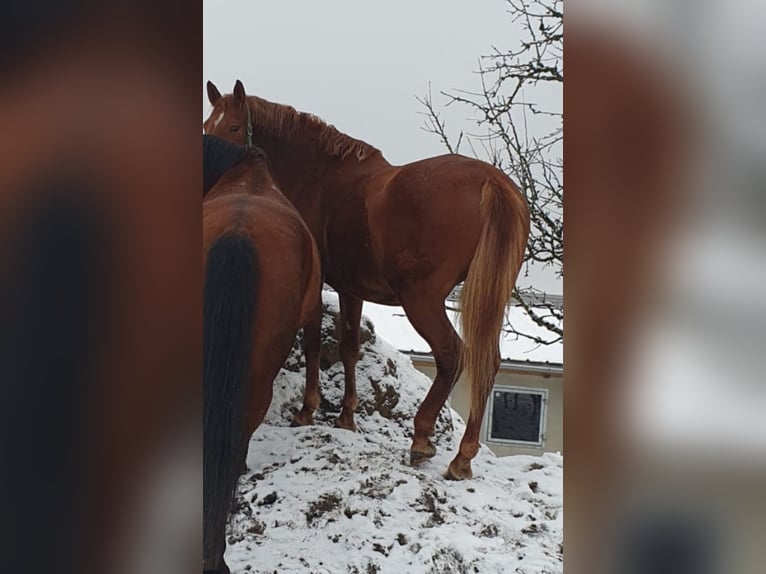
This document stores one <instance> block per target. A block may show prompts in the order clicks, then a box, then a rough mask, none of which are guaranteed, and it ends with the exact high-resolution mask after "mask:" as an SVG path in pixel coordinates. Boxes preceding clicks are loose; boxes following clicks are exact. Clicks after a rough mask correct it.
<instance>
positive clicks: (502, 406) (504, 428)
mask: <svg viewBox="0 0 766 574" xmlns="http://www.w3.org/2000/svg"><path fill="white" fill-rule="evenodd" d="M493 396H494V401H493V406H492V421H491V433H490V437H491V438H494V439H503V440H519V441H526V442H540V418H541V416H542V409H541V406H542V398H543V397H542V395H539V394H531V393H517V392H513V391H494V393H493Z"/></svg>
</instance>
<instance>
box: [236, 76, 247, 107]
mask: <svg viewBox="0 0 766 574" xmlns="http://www.w3.org/2000/svg"><path fill="white" fill-rule="evenodd" d="M246 98H247V96H246V95H245V86H243V85H242V82H241V81H240V80H237V82H236V83H235V84H234V99H235V100H237V101H238V102H240V103H242V102H244V101H245V99H246Z"/></svg>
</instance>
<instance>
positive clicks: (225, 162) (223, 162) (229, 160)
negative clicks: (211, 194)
mask: <svg viewBox="0 0 766 574" xmlns="http://www.w3.org/2000/svg"><path fill="white" fill-rule="evenodd" d="M246 151H247V150H246V149H245V147H244V146H241V145H237V144H235V143H232V142H230V141H228V140H225V139H223V138H220V137H218V136H213V135H209V134H203V135H202V182H203V184H202V186H203V187H202V190H203V191H202V195H203V196H204V195H206V194H207V192H208V191H210V189H211V188H212V187H213V186H214V185H215V184H216V183H218V180H219V179H221V176H222V175H223V174H224V173H226V172H227V171H229V170H230V169H231V168H232V167H234V166H235V165H237V164H238V163H239V162H240V161H242V159H243V158H244V157H245V152H246Z"/></svg>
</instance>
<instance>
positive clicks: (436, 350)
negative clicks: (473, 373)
mask: <svg viewBox="0 0 766 574" xmlns="http://www.w3.org/2000/svg"><path fill="white" fill-rule="evenodd" d="M401 301H402V306H403V307H404V310H405V312H406V313H407V318H408V319H409V320H410V322H411V323H412V326H413V327H415V330H416V331H417V332H418V333H419V334H420V336H421V337H423V338H424V339H425V340H426V342H428V344H429V345H430V347H431V351H432V352H433V356H434V360H435V361H436V378H435V379H434V382H433V384H432V385H431V389H430V390H429V391H428V395H426V398H425V400H424V401H423V403H422V404H421V405H420V408H419V409H418V413H417V415H415V435H414V436H413V438H412V447H411V448H410V462H411V463H412V464H418V463H420V462H423V461H424V460H426V459H428V458H430V457H432V456H433V455H434V454H436V447H435V446H434V445H433V443H432V442H431V439H430V438H429V437H430V436H431V435H432V434H433V432H434V426H435V425H436V417H437V416H438V415H439V411H440V410H441V409H442V407H443V406H444V403H445V402H447V398H448V397H449V394H450V392H451V391H452V388H453V387H454V386H455V383H456V382H457V379H458V377H459V376H460V356H461V354H462V350H463V342H462V341H461V340H460V337H458V334H457V333H456V332H455V329H454V327H453V326H452V323H450V321H449V319H448V318H447V313H446V311H445V309H444V301H435V300H425V299H423V298H422V297H418V296H417V295H413V294H410V295H409V296H407V295H404V294H402V296H401Z"/></svg>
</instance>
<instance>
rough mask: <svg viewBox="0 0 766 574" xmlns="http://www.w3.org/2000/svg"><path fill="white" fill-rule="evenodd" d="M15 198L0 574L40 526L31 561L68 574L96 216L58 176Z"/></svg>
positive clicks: (102, 238) (101, 282)
mask: <svg viewBox="0 0 766 574" xmlns="http://www.w3.org/2000/svg"><path fill="white" fill-rule="evenodd" d="M5 191H6V190H0V193H4V192H5ZM18 197H21V198H24V199H23V207H22V208H21V209H19V211H18V212H17V213H16V219H15V220H14V224H13V227H14V228H15V229H14V231H13V232H12V239H11V241H10V242H9V244H6V245H4V246H3V247H4V248H7V247H10V249H3V253H4V255H6V256H7V257H5V258H4V261H3V263H4V266H3V268H2V269H1V270H0V393H1V394H2V401H1V402H0V458H2V461H3V468H4V470H5V471H6V472H3V473H0V506H1V507H2V508H3V516H2V521H1V522H2V523H3V524H2V527H3V532H4V535H3V541H2V543H0V549H1V550H0V554H2V556H3V570H6V569H7V571H9V572H19V571H22V570H24V569H26V568H28V567H29V563H28V559H29V552H30V551H31V552H34V550H33V547H31V546H30V542H29V540H28V534H29V532H32V531H33V530H34V529H35V528H37V527H38V525H39V524H40V521H42V522H43V523H45V524H48V525H51V529H50V531H49V532H48V534H49V536H48V542H49V548H48V551H47V552H45V553H43V554H44V556H39V558H40V561H39V564H37V565H38V566H40V568H42V569H43V570H48V569H56V570H57V571H58V572H74V571H76V570H75V566H74V564H75V561H76V560H77V558H78V556H77V554H80V553H82V552H83V551H84V550H83V548H82V545H81V543H82V538H81V536H80V535H81V534H82V531H81V526H82V525H81V523H80V522H79V521H78V520H77V519H76V518H75V517H79V516H82V512H83V505H84V503H85V502H86V501H88V502H90V500H89V497H87V493H88V492H87V490H86V488H85V485H84V483H83V481H84V477H85V474H84V463H85V461H86V460H88V458H87V456H86V453H85V452H84V447H85V444H86V440H85V437H86V436H87V433H86V428H87V417H88V415H89V414H90V413H91V410H90V408H89V400H90V399H91V397H92V395H93V392H94V391H95V390H96V388H97V387H96V386H95V385H94V380H93V374H94V373H93V370H92V369H93V366H94V365H93V362H94V359H95V353H96V350H97V349H96V347H97V344H96V343H97V341H99V340H100V339H101V335H102V333H101V328H102V327H103V325H102V324H101V323H100V317H101V313H100V310H101V305H100V300H101V297H102V296H103V290H104V288H105V285H106V281H105V271H106V265H107V262H108V257H105V255H106V253H107V252H108V242H107V237H106V233H105V232H104V223H105V222H104V213H103V211H102V210H101V206H100V205H99V204H98V202H97V201H96V200H95V199H94V194H92V193H90V184H88V183H87V182H82V183H81V182H79V181H77V180H75V181H72V180H70V178H68V177H66V176H61V177H58V176H55V177H52V178H51V179H50V181H48V182H46V183H44V184H43V185H40V186H35V185H32V186H30V187H29V188H25V189H24V190H23V193H20V194H18ZM52 469H55V470H53V471H52ZM51 472H54V473H55V475H56V479H55V480H53V481H51V479H50V475H51ZM42 492H46V493H49V494H50V497H48V496H47V494H46V496H44V497H41V496H40V494H41V493H42ZM73 520H74V521H75V523H74V524H73V522H72V521H73ZM75 549H77V550H79V552H78V551H77V550H75Z"/></svg>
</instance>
